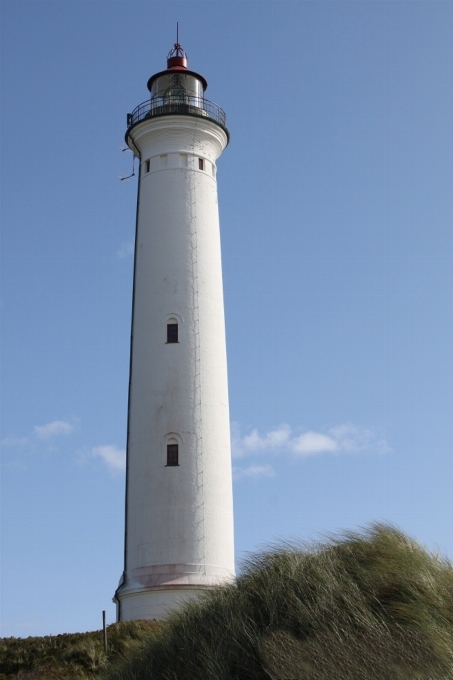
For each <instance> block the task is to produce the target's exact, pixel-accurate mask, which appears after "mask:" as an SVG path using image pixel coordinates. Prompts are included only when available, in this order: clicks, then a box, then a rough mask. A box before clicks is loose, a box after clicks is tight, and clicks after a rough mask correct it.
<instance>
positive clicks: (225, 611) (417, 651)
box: [104, 525, 453, 680]
mask: <svg viewBox="0 0 453 680" xmlns="http://www.w3.org/2000/svg"><path fill="white" fill-rule="evenodd" d="M104 677H105V680H201V679H203V680H265V679H271V680H403V679H404V680H452V679H453V568H452V565H451V564H450V563H449V562H448V561H446V560H444V559H440V558H438V557H436V556H433V555H431V554H429V553H428V552H426V551H425V550H424V549H423V548H422V547H421V546H420V545H418V544H417V543H416V542H414V541H412V540H410V539H409V538H407V537H406V536H405V535H404V534H402V533H401V532H399V531H397V530H396V529H394V528H392V527H389V526H383V525H375V526H373V527H372V528H371V529H370V530H368V531H367V532H365V533H363V534H353V533H349V534H346V535H344V536H342V537H340V538H331V539H330V540H329V541H327V542H325V543H321V544H315V545H311V546H295V545H282V546H279V547H276V548H274V549H271V550H269V551H267V552H265V553H262V554H258V555H256V556H254V557H251V558H250V559H249V561H248V562H247V564H246V565H245V568H244V570H243V573H242V575H241V576H240V578H238V580H237V581H236V583H235V584H232V585H229V586H226V587H223V588H218V589H214V590H212V591H209V592H207V593H205V594H204V595H202V596H200V598H199V600H198V601H197V602H191V603H188V604H187V605H185V606H184V607H183V608H182V609H181V610H179V611H177V612H175V613H174V614H172V615H171V616H170V617H169V618H168V619H167V620H166V621H165V622H163V623H162V624H161V626H160V627H159V629H158V631H157V633H156V634H155V635H154V636H152V637H151V638H149V639H148V640H146V641H145V642H144V643H143V644H142V645H141V647H140V648H138V649H136V650H135V651H134V653H133V654H131V655H130V656H129V657H128V658H127V659H126V661H125V662H124V663H122V664H119V665H117V666H112V667H111V669H110V670H109V671H108V672H107V673H105V675H104Z"/></svg>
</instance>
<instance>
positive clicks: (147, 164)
mask: <svg viewBox="0 0 453 680" xmlns="http://www.w3.org/2000/svg"><path fill="white" fill-rule="evenodd" d="M150 167H151V161H150V160H149V159H148V160H147V161H146V172H149V169H150Z"/></svg>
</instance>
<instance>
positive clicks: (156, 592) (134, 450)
mask: <svg viewBox="0 0 453 680" xmlns="http://www.w3.org/2000/svg"><path fill="white" fill-rule="evenodd" d="M206 87H207V83H206V80H205V79H204V78H203V76H201V75H199V74H197V73H194V72H193V71H190V70H189V69H188V67H187V57H186V54H185V53H184V51H183V50H182V48H181V46H180V45H179V43H178V42H177V43H176V44H175V46H174V48H173V49H172V50H171V52H170V54H169V55H168V60H167V69H166V70H165V71H162V72H160V73H156V74H155V75H154V76H152V77H151V78H150V79H149V81H148V89H149V90H150V92H151V97H150V99H148V100H147V101H145V102H144V103H143V104H140V105H139V106H138V107H137V108H136V109H135V110H134V112H133V113H132V114H129V115H128V130H127V133H126V142H127V144H128V146H129V147H130V149H131V150H132V151H133V152H134V154H135V155H136V156H137V157H138V158H139V160H140V175H139V186H138V201H137V226H136V242H135V266H134V293H133V315H132V337H131V363H130V385H129V411H128V434H127V473H126V531H125V564H124V572H123V575H122V578H121V580H120V585H119V587H118V589H117V591H116V593H115V597H114V601H115V602H116V603H117V618H118V620H122V621H126V620H131V619H152V618H161V617H162V616H163V615H165V613H166V612H168V611H169V610H170V609H172V608H174V607H175V606H177V605H178V604H179V603H180V602H181V601H182V600H184V599H187V598H189V597H193V596H195V595H197V594H198V593H199V592H200V591H201V590H204V589H206V588H210V587H212V586H214V585H217V584H220V583H225V582H226V581H228V580H230V579H231V578H232V576H233V575H234V546H233V502H232V482H231V456H230V430H229V411H228V385H227V364H226V349H225V325H224V310H223V288H222V268H221V258H220V234H219V216H218V205H217V181H216V170H217V168H216V160H217V158H218V157H219V156H220V154H221V153H222V151H223V150H224V148H225V147H226V145H227V144H228V137H229V135H228V130H227V128H226V126H225V114H224V112H223V111H222V109H220V108H219V107H218V106H217V105H216V104H213V103H212V102H209V101H208V100H207V99H205V97H204V92H205V90H206Z"/></svg>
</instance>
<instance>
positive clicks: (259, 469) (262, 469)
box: [233, 465, 275, 481]
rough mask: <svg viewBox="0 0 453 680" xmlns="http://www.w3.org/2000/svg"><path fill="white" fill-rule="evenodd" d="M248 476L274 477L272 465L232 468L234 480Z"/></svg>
mask: <svg viewBox="0 0 453 680" xmlns="http://www.w3.org/2000/svg"><path fill="white" fill-rule="evenodd" d="M250 477H275V471H274V468H273V467H272V465H250V467H247V468H237V467H234V468H233V478H234V479H235V480H236V481H239V480H240V479H244V478H250Z"/></svg>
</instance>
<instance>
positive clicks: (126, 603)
mask: <svg viewBox="0 0 453 680" xmlns="http://www.w3.org/2000/svg"><path fill="white" fill-rule="evenodd" d="M208 589H209V587H208V586H204V587H192V588H181V589H179V588H178V589H174V588H172V589H171V590H170V589H168V590H167V589H159V590H138V591H135V592H133V591H129V592H128V593H125V594H122V595H121V596H120V597H119V598H118V599H115V600H114V601H115V602H116V608H117V621H135V620H137V619H163V618H165V616H167V614H169V613H170V612H172V611H174V610H176V609H178V608H179V607H181V606H182V605H183V604H184V603H185V602H187V601H188V600H195V599H196V598H197V597H199V596H200V594H201V593H202V592H203V591H206V590H208Z"/></svg>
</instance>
